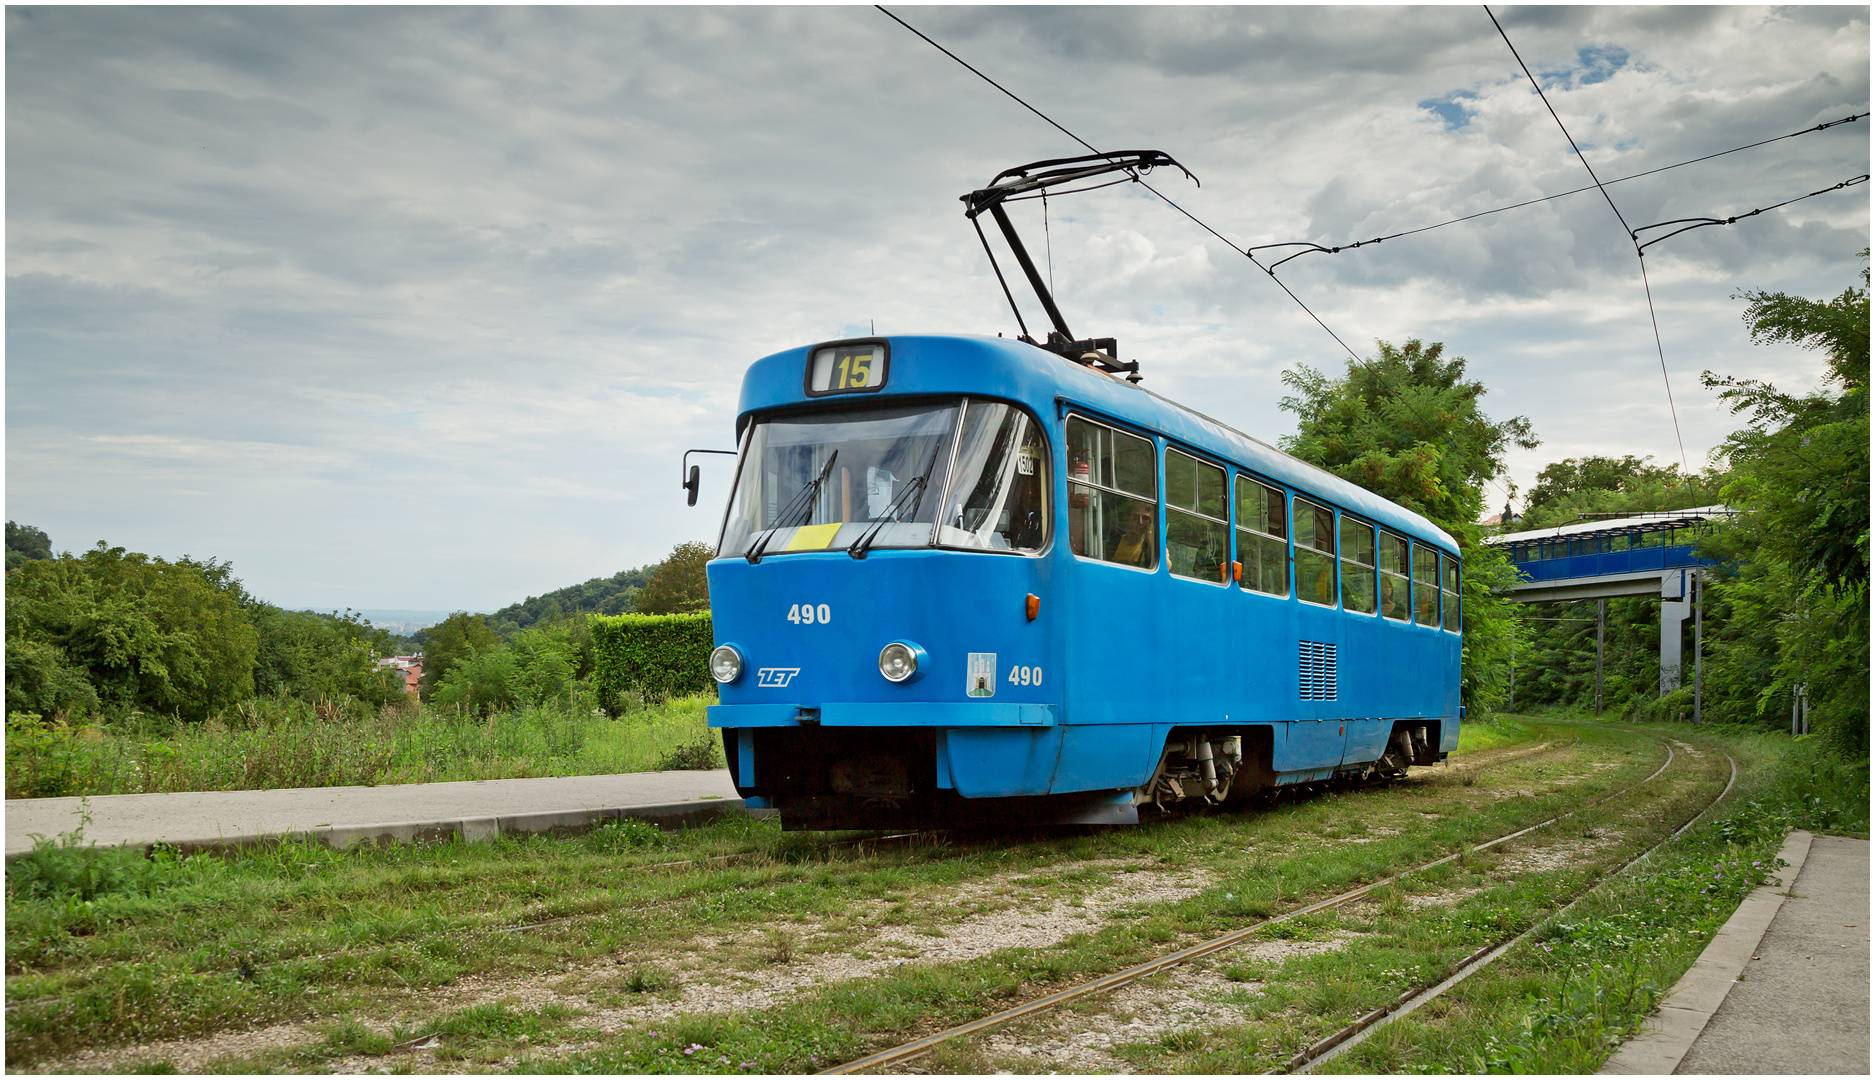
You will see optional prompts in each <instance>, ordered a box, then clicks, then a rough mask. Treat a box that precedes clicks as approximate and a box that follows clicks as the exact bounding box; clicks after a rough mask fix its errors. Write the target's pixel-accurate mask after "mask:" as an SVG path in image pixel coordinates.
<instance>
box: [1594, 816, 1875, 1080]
mask: <svg viewBox="0 0 1875 1080" xmlns="http://www.w3.org/2000/svg"><path fill="white" fill-rule="evenodd" d="M1779 854H1780V856H1781V857H1783V858H1784V859H1785V860H1786V861H1788V862H1792V863H1794V864H1795V865H1793V866H1792V867H1790V868H1788V869H1786V870H1785V871H1784V872H1783V874H1782V875H1781V877H1780V883H1779V884H1778V885H1768V886H1764V887H1762V888H1760V889H1758V890H1757V891H1755V892H1753V893H1752V895H1751V896H1749V897H1747V898H1746V899H1745V902H1744V903H1742V904H1740V905H1739V908H1738V911H1737V912H1736V913H1735V914H1734V915H1733V916H1732V918H1731V919H1729V920H1728V921H1727V922H1726V924H1725V926H1724V927H1722V928H1721V929H1720V930H1719V932H1718V934H1716V935H1714V937H1713V940H1712V943H1711V944H1710V945H1708V946H1707V948H1706V951H1705V952H1704V953H1702V954H1701V955H1700V957H1699V960H1698V961H1697V962H1696V963H1695V964H1694V965H1693V968H1692V969H1691V970H1690V971H1688V972H1687V973H1686V975H1685V977H1684V978H1682V979H1681V980H1680V981H1679V982H1678V983H1676V984H1675V985H1674V987H1673V989H1672V990H1671V991H1669V992H1668V993H1667V997H1666V1000H1665V1001H1664V1002H1663V1003H1662V1005H1661V1008H1660V1009H1659V1010H1658V1011H1657V1012H1656V1013H1655V1015H1654V1016H1653V1017H1651V1018H1650V1019H1649V1021H1648V1026H1647V1030H1645V1031H1643V1032H1642V1033H1641V1034H1640V1035H1637V1036H1636V1037H1635V1038H1633V1039H1632V1040H1630V1041H1629V1042H1628V1043H1627V1044H1626V1045H1624V1046H1623V1047H1622V1048H1621V1049H1620V1050H1619V1051H1617V1052H1616V1053H1615V1055H1614V1056H1613V1057H1611V1058H1610V1059H1609V1060H1608V1063H1607V1065H1605V1066H1603V1067H1602V1070H1601V1071H1602V1072H1603V1073H1628V1074H1656V1075H1659V1074H1667V1073H1677V1074H1681V1075H1695V1074H1698V1075H1706V1074H1714V1073H1748V1074H1765V1075H1770V1074H1783V1075H1791V1074H1796V1075H1821V1074H1829V1075H1854V1076H1866V1075H1868V1071H1869V936H1870V935H1869V844H1868V841H1866V840H1849V839H1844V838H1842V837H1835V836H1818V837H1812V836H1811V835H1810V834H1809V833H1805V832H1793V833H1792V834H1791V836H1790V839H1789V840H1788V841H1787V842H1786V843H1785V845H1784V850H1783V851H1782V852H1780V853H1779Z"/></svg>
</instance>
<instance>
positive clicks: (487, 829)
mask: <svg viewBox="0 0 1875 1080" xmlns="http://www.w3.org/2000/svg"><path fill="white" fill-rule="evenodd" d="M730 815H748V816H752V817H761V816H766V815H765V814H764V812H763V811H761V810H749V809H747V808H746V807H744V806H743V804H742V800H741V799H694V800H688V801H685V802H674V803H659V804H652V805H644V806H610V807H597V808H592V809H583V810H549V811H542V812H536V813H528V814H505V815H501V816H498V817H473V818H455V819H447V820H440V821H398V822H389V823H385V824H379V825H344V826H334V827H327V828H319V829H308V830H306V831H304V832H291V833H256V834H246V835H239V836H212V837H201V838H198V839H190V840H165V841H158V842H155V843H151V842H142V843H130V844H123V845H120V846H122V847H140V848H144V849H146V850H147V849H150V848H153V847H158V846H160V847H165V848H169V849H171V850H174V851H178V852H182V853H183V854H188V855H195V854H202V853H207V852H223V851H239V850H243V849H247V848H262V847H271V846H274V845H277V844H281V843H284V842H288V841H295V840H297V841H311V842H313V843H319V844H324V845H325V846H327V847H330V848H337V849H341V850H342V849H344V848H348V847H351V846H352V845H354V844H410V843H418V842H423V841H429V842H439V841H444V840H461V841H463V842H464V843H468V842H472V841H477V840H493V839H495V838H496V837H498V836H504V835H516V834H526V833H561V834H571V833H578V832H585V831H587V830H589V829H595V828H598V827H599V826H601V825H604V824H605V823H607V822H610V821H619V820H628V819H629V820H636V821H645V822H649V823H651V824H653V825H656V826H657V827H658V828H660V829H685V828H691V827H693V826H697V825H705V824H708V823H709V822H711V821H715V820H716V819H717V818H721V817H727V816H730ZM25 854H27V852H24V851H15V852H9V853H8V854H7V857H6V858H7V861H8V862H12V861H13V860H14V859H17V858H19V857H20V856H22V855H25Z"/></svg>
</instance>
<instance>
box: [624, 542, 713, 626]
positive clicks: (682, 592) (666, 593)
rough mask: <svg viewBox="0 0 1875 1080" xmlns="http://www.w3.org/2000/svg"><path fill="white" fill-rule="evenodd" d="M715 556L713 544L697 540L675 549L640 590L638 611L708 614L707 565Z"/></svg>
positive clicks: (659, 613)
mask: <svg viewBox="0 0 1875 1080" xmlns="http://www.w3.org/2000/svg"><path fill="white" fill-rule="evenodd" d="M714 554H715V551H714V550H713V549H712V548H711V547H710V545H708V544H704V543H699V542H696V541H692V542H690V543H687V544H678V545H677V546H676V547H674V548H672V549H671V553H670V555H669V557H667V558H666V559H665V560H664V561H663V562H662V563H660V564H659V565H658V568H657V569H656V570H654V571H652V574H651V580H650V581H648V582H646V583H645V587H644V588H643V589H640V590H639V591H638V596H637V602H638V610H639V611H641V612H643V613H644V614H646V615H676V614H681V613H689V612H698V611H708V610H709V609H710V582H709V577H708V576H707V574H706V573H705V572H704V566H705V565H706V564H707V563H708V562H709V561H710V558H711V556H713V555H714Z"/></svg>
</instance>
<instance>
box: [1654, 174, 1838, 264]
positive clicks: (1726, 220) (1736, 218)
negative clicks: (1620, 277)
mask: <svg viewBox="0 0 1875 1080" xmlns="http://www.w3.org/2000/svg"><path fill="white" fill-rule="evenodd" d="M1868 179H1869V174H1867V173H1863V174H1862V175H1861V176H1853V177H1850V178H1849V179H1847V180H1844V181H1843V182H1842V183H1840V184H1831V185H1830V186H1829V187H1826V188H1818V189H1817V190H1815V191H1812V192H1811V193H1810V194H1808V195H1799V196H1797V197H1796V198H1794V199H1785V200H1784V201H1783V202H1781V203H1772V204H1771V205H1769V206H1761V207H1759V208H1758V209H1756V210H1747V211H1745V212H1744V213H1742V214H1733V215H1732V216H1730V217H1723V218H1674V219H1673V220H1672V221H1661V222H1656V223H1655V224H1652V225H1643V226H1641V227H1640V228H1638V229H1635V230H1634V238H1635V240H1636V241H1639V239H1640V235H1641V234H1642V233H1644V232H1646V231H1647V230H1649V229H1664V228H1666V227H1667V226H1669V225H1685V226H1686V227H1685V228H1683V229H1675V230H1673V231H1672V232H1670V233H1668V234H1667V235H1666V236H1656V237H1654V238H1653V239H1652V240H1649V241H1647V242H1646V243H1644V244H1641V245H1640V250H1642V251H1646V250H1647V249H1648V248H1650V247H1653V246H1654V245H1655V244H1658V243H1660V242H1661V241H1662V240H1668V239H1671V238H1673V237H1675V236H1678V235H1680V234H1681V233H1683V232H1691V231H1692V230H1694V229H1703V228H1705V227H1706V226H1708V225H1732V224H1735V223H1737V222H1740V221H1743V220H1745V219H1746V218H1751V217H1757V216H1758V215H1759V214H1762V213H1765V212H1766V211H1770V210H1776V209H1777V208H1778V207H1780V206H1789V205H1790V204H1791V203H1797V202H1802V201H1803V200H1805V199H1814V198H1816V197H1817V196H1818V195H1828V194H1829V193H1830V192H1832V191H1841V190H1843V189H1844V188H1852V187H1855V186H1856V185H1857V184H1866V183H1868ZM1688 222H1690V223H1691V224H1688Z"/></svg>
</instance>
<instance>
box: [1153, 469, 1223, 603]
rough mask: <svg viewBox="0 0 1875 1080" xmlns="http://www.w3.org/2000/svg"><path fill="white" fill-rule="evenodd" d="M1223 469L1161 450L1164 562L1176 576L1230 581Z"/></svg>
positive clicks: (1221, 582) (1220, 581)
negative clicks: (1162, 456) (1163, 500)
mask: <svg viewBox="0 0 1875 1080" xmlns="http://www.w3.org/2000/svg"><path fill="white" fill-rule="evenodd" d="M1228 513H1229V510H1227V509H1226V508H1225V505H1224V470H1223V469H1221V468H1219V467H1218V466H1216V465H1212V464H1210V463H1208V462H1203V461H1199V460H1198V459H1197V458H1195V457H1192V456H1191V455H1190V454H1185V453H1181V452H1179V451H1177V450H1174V449H1171V448H1170V447H1167V448H1166V451H1165V561H1166V566H1167V568H1168V569H1170V570H1171V571H1172V572H1173V573H1174V574H1177V575H1178V576H1180V577H1188V578H1199V579H1201V580H1205V581H1215V582H1218V583H1220V584H1226V583H1228V582H1229V581H1230V522H1229V521H1227V520H1225V518H1226V515H1227V514H1228Z"/></svg>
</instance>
